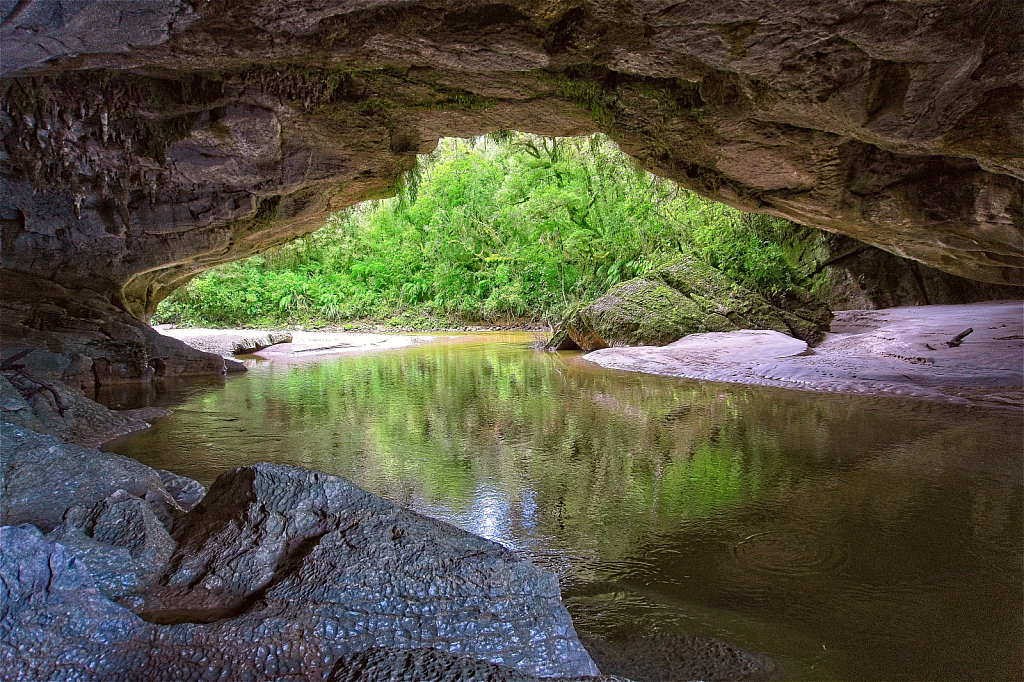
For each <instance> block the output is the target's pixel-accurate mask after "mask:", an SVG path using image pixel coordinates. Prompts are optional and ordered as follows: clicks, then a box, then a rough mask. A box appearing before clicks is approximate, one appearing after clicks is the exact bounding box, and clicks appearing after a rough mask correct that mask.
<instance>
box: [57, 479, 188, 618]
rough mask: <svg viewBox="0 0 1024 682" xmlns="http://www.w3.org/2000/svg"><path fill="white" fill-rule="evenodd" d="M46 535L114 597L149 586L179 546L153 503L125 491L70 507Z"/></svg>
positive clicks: (105, 592) (104, 590) (132, 592)
mask: <svg viewBox="0 0 1024 682" xmlns="http://www.w3.org/2000/svg"><path fill="white" fill-rule="evenodd" d="M197 485H198V484H197ZM46 537H47V539H49V540H53V541H55V542H59V543H60V544H62V545H64V546H65V547H66V548H68V549H69V550H70V551H71V552H73V553H74V554H75V555H76V556H77V557H78V558H79V559H81V560H83V561H84V562H85V563H86V565H87V566H88V569H89V572H90V573H91V575H92V577H93V579H94V580H95V582H96V585H97V587H98V588H99V589H100V591H101V592H103V594H105V595H106V596H107V597H109V598H110V599H117V598H119V597H125V596H128V595H131V594H134V593H137V592H139V591H141V590H143V589H145V588H146V587H149V586H150V585H151V584H152V583H153V582H155V578H156V577H157V576H158V575H159V574H160V573H162V572H163V569H164V567H165V565H166V563H167V560H168V559H170V558H171V554H172V553H173V552H174V549H175V547H177V543H176V542H174V540H173V539H171V536H170V534H169V533H168V532H167V530H166V529H165V528H164V526H163V524H162V523H161V522H160V519H158V518H157V517H156V514H154V513H153V509H152V507H150V505H149V504H148V503H147V502H146V501H145V500H142V499H141V498H138V497H135V496H134V495H130V494H129V493H127V492H125V491H124V490H117V491H115V492H114V493H112V494H111V495H109V496H108V497H107V498H105V499H104V500H102V501H100V502H98V503H97V504H96V505H95V506H94V507H93V508H92V509H88V508H86V507H83V506H77V505H76V506H74V507H71V508H70V509H68V510H67V511H66V512H65V513H64V519H63V521H62V522H61V524H60V525H59V526H57V527H56V528H54V529H53V530H52V531H51V532H50V533H48V534H47V535H46Z"/></svg>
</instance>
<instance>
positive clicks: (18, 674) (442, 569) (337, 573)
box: [0, 446, 598, 681]
mask: <svg viewBox="0 0 1024 682" xmlns="http://www.w3.org/2000/svg"><path fill="white" fill-rule="evenodd" d="M65 447H68V448H71V449H72V450H73V449H74V446H65ZM92 452H93V453H94V454H101V453H96V451H92ZM139 466H141V465H139ZM51 469H52V470H55V471H56V470H58V468H57V467H56V466H53V467H51ZM154 475H155V474H154ZM23 483H24V479H22V480H21V482H20V483H19V485H23ZM18 489H19V488H18V486H16V487H15V492H17V490H18ZM40 492H41V493H43V494H45V493H46V492H47V491H46V490H44V489H40ZM9 493H10V490H8V493H5V495H4V499H7V498H8V494H9ZM63 504H65V502H64V501H62V500H61V499H59V498H58V499H55V500H54V501H53V505H54V506H55V507H60V506H61V505H63ZM150 504H151V503H150ZM14 512H15V513H12V511H11V510H8V509H4V510H3V515H2V520H3V522H4V523H12V522H16V521H18V520H25V519H26V518H27V520H32V521H38V522H40V523H43V521H42V520H41V519H39V518H38V517H37V516H32V515H26V514H24V513H22V514H21V515H20V516H19V515H18V514H17V513H16V512H17V510H14ZM156 518H157V517H155V516H154V510H152V509H150V505H148V504H147V502H146V501H144V500H143V499H141V498H140V496H138V495H133V494H129V493H128V492H126V491H125V490H117V491H114V492H113V493H112V494H110V495H107V496H105V497H104V498H102V499H100V500H99V501H98V502H97V503H96V504H94V505H92V506H91V507H90V506H87V505H76V506H71V507H70V508H69V509H68V510H67V512H66V513H65V514H63V522H62V523H61V524H60V525H58V526H57V527H56V528H55V529H54V530H52V531H51V532H50V533H49V534H48V535H47V536H45V537H44V536H43V535H42V533H41V532H40V531H39V530H38V529H37V528H36V527H34V526H29V525H22V526H17V527H15V526H8V527H5V528H3V529H0V542H2V543H3V547H4V552H3V554H2V556H0V576H2V578H3V580H2V581H0V584H2V587H0V589H2V590H4V591H5V594H3V595H0V597H2V598H3V599H4V604H5V610H4V611H3V612H2V613H0V665H3V670H4V671H5V674H7V675H9V676H10V678H11V679H79V678H85V679H91V680H124V679H153V680H177V681H180V680H185V681H192V680H203V679H231V680H276V679H281V678H283V677H288V676H294V677H295V678H296V679H323V678H325V677H327V676H328V675H329V674H334V675H335V676H337V675H348V676H349V677H344V679H349V678H350V677H351V668H349V667H348V664H347V663H346V662H345V661H349V662H352V663H353V664H354V663H359V665H364V666H365V665H369V666H370V667H371V668H373V669H374V670H377V671H378V672H379V671H380V670H387V669H390V670H396V668H395V665H396V662H398V661H403V660H406V661H408V660H412V659H415V660H418V661H420V662H422V663H423V664H424V667H422V670H423V671H424V672H425V673H430V674H431V675H433V674H434V673H437V676H436V677H429V676H428V677H424V678H420V679H436V680H449V679H463V678H462V677H457V676H449V675H448V674H447V671H454V672H457V673H459V674H463V673H466V674H469V673H471V672H473V671H476V673H473V674H477V673H479V672H481V671H482V672H487V673H488V674H493V675H498V677H496V678H495V679H509V680H528V679H529V680H532V679H536V677H535V676H545V677H550V676H559V677H566V676H573V675H576V676H580V675H596V674H597V672H598V671H597V667H596V666H595V665H594V663H593V662H592V661H591V659H590V656H589V655H588V654H587V652H586V651H585V650H584V649H583V647H582V645H581V644H580V643H579V640H578V639H577V637H576V633H575V631H574V629H573V626H572V621H571V619H570V618H569V614H568V612H566V611H565V609H564V607H563V606H562V604H561V601H560V595H559V589H558V583H557V580H556V579H555V577H554V576H553V575H551V574H548V573H545V572H543V571H539V570H537V569H536V568H534V567H533V566H532V565H530V564H529V563H528V562H526V561H523V560H520V559H518V558H517V557H516V556H515V555H514V554H512V553H511V552H510V551H509V550H507V549H505V548H504V547H502V546H501V545H498V544H496V543H493V542H491V541H489V540H485V539H483V538H479V537H476V536H474V535H471V534H469V533H466V532H464V531H461V530H458V529H456V528H454V527H452V526H449V525H448V524H445V523H441V522H438V521H433V520H431V519H428V518H426V517H422V516H420V515H418V514H415V513H413V512H409V511H406V510H403V509H400V508H398V507H395V506H394V505H392V504H390V503H388V502H386V501H384V500H382V499H380V498H377V497H375V496H373V495H370V494H369V493H366V492H364V491H363V490H361V489H359V488H357V487H356V486H353V485H351V484H349V483H347V482H346V481H344V480H342V479H339V478H337V477H334V476H329V475H327V474H323V473H319V472H315V471H310V470H305V469H299V468H295V467H286V466H279V465H269V464H260V465H255V466H252V467H245V468H242V469H236V470H233V471H231V472H228V473H227V474H224V475H223V476H221V477H220V478H219V479H218V480H217V482H216V483H215V484H214V485H213V487H212V488H211V491H210V493H209V495H207V497H206V498H204V500H203V501H202V502H201V503H200V504H199V505H197V506H196V507H195V508H193V509H192V510H191V511H190V512H189V513H188V514H187V515H185V516H184V517H183V518H181V519H179V521H178V523H177V524H176V526H175V527H174V528H175V529H174V539H171V537H170V536H169V535H168V534H167V533H166V530H165V528H164V525H163V524H162V523H160V522H159V521H157V520H156ZM172 552H173V554H171V553H172ZM118 559H121V560H122V563H120V564H119V563H118ZM158 568H159V569H162V570H161V574H162V578H160V581H159V582H160V585H159V586H157V587H156V588H152V584H153V582H154V581H155V576H156V570H157V569H158ZM171 595H173V597H174V598H173V601H169V600H168V599H169V597H170V596H171ZM110 597H116V598H118V599H119V603H114V602H113V601H111V600H110ZM119 604H124V606H121V605H119ZM125 607H130V609H131V610H129V608H125ZM132 610H134V611H136V612H138V613H141V614H142V615H143V617H144V618H146V619H148V620H144V619H143V618H139V617H138V616H137V615H135V614H134V613H132ZM206 621H211V622H206ZM161 623H163V624H161ZM424 647H432V648H435V649H439V650H441V651H442V652H447V654H445V653H441V654H427V655H424V654H423V652H422V651H419V652H415V653H413V654H412V655H411V656H407V655H406V654H404V653H402V651H404V650H406V649H421V648H424ZM360 652H364V653H363V654H361V655H360ZM463 657H468V658H463ZM469 659H480V660H476V661H473V660H469ZM86 671H88V672H86ZM332 671H333V672H332ZM459 671H462V672H459ZM467 671H468V672H467ZM375 674H376V673H375ZM211 675H212V676H213V677H212V678H211V677H210V676H211ZM355 679H376V678H374V677H372V676H371V677H367V678H364V677H356V678H355ZM467 679H468V678H467Z"/></svg>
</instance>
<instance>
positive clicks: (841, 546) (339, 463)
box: [105, 335, 1024, 680]
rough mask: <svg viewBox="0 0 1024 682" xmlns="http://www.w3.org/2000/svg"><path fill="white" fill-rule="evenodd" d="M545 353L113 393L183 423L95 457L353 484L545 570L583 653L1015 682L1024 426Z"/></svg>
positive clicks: (493, 353) (501, 350)
mask: <svg viewBox="0 0 1024 682" xmlns="http://www.w3.org/2000/svg"><path fill="white" fill-rule="evenodd" d="M532 341H533V339H532V338H530V337H528V336H525V335H491V336H486V337H484V336H467V337H457V338H454V339H448V340H439V341H438V342H435V343H431V344H426V345H421V346H416V347H412V348H409V349H405V350H400V351H393V352H388V353H382V354H376V355H354V356H345V357H340V358H339V357H335V358H331V359H326V360H321V361H318V362H310V363H307V364H276V363H275V364H271V363H269V362H265V361H249V362H247V364H248V366H249V372H248V374H246V375H242V376H231V377H228V378H226V379H216V380H210V379H207V380H200V381H190V382H183V383H177V384H171V383H168V384H165V385H164V386H162V387H160V389H159V391H158V392H156V393H151V394H144V395H129V394H109V395H107V396H105V399H106V401H107V402H108V404H112V405H114V406H118V405H120V406H124V407H135V406H138V405H139V404H140V403H148V404H152V405H161V406H166V407H170V408H171V409H173V410H175V412H174V414H173V415H172V416H170V417H168V418H166V419H163V420H160V421H158V422H157V423H156V425H155V426H154V427H153V428H152V429H150V430H148V431H145V432H143V433H140V434H136V435H133V436H130V437H128V438H126V439H123V440H121V441H116V442H114V443H111V444H109V445H108V446H107V449H110V450H113V451H116V452H119V453H121V454H125V455H129V456H131V457H135V458H136V459H139V460H141V461H142V462H144V463H146V464H148V465H150V466H153V467H157V468H165V469H171V470H173V471H176V472H179V473H182V474H185V475H187V476H191V477H193V478H196V479H198V480H199V481H201V482H202V483H204V484H205V485H207V486H209V484H210V483H211V482H212V481H213V479H214V478H215V477H216V476H217V475H218V474H219V473H221V472H222V471H224V470H225V469H227V468H230V467H235V466H241V465H245V464H250V463H253V462H259V461H273V462H281V463H286V464H295V465H301V466H306V467H313V468H316V469H321V470H324V471H327V472H330V473H333V474H338V475H340V476H344V477H346V478H348V479H349V480H352V481H354V482H356V483H358V484H359V485H361V486H363V487H364V488H366V489H367V490H370V491H372V492H374V493H376V494H378V495H381V496H383V497H386V498H388V499H390V500H392V501H394V502H396V503H398V504H401V505H404V506H407V507H410V508H412V509H415V510H416V511H419V512H421V513H424V514H428V515H430V516H433V517H436V518H440V519H443V520H446V521H449V522H451V523H453V524H455V525H457V526H460V527H462V528H464V529H466V530H469V531H471V532H473V533H477V534H479V535H483V536H485V537H487V538H491V539H493V540H495V541H497V542H500V543H502V544H504V545H506V546H508V547H510V548H513V549H515V550H517V551H518V552H520V553H521V554H522V555H525V556H527V557H529V558H530V559H531V560H532V561H533V562H534V563H535V564H537V565H540V566H542V567H544V568H546V569H548V570H550V571H553V572H555V573H556V574H557V575H558V576H559V579H560V581H561V585H562V590H563V598H564V602H565V604H566V606H567V608H568V609H569V611H570V613H571V614H572V616H573V618H574V620H575V622H576V626H577V630H578V631H579V632H580V635H581V638H582V639H583V640H584V642H585V643H586V642H588V638H589V641H596V640H602V641H607V642H616V641H619V642H626V641H639V640H643V639H651V640H654V639H658V640H659V641H662V642H666V641H667V642H671V641H673V640H672V638H673V637H685V636H687V635H696V636H700V637H714V638H718V639H722V640H725V641H727V642H730V643H732V644H735V645H738V646H741V647H744V648H746V649H748V650H751V651H755V652H760V653H764V654H767V655H769V656H770V657H771V658H772V659H773V660H774V661H775V662H776V664H777V666H778V667H777V670H776V672H775V673H774V674H773V675H772V679H778V680H810V679H821V680H839V679H844V680H849V679H859V680H866V679H879V680H901V679H905V680H946V679H949V680H952V679H969V680H980V679H1020V678H1021V677H1022V657H1024V647H1022V641H1024V564H1022V562H1024V531H1022V526H1024V503H1022V498H1024V489H1022V486H1024V480H1022V478H1024V474H1022V460H1024V440H1022V439H1024V434H1022V419H1021V415H1020V413H1019V412H1016V413H1014V412H992V411H987V410H984V409H980V408H967V407H960V406H947V405H938V404H932V403H926V402H920V401H907V400H893V399H874V398H864V397H862V396H841V395H818V394H811V393H803V392H788V391H781V390H776V389H766V388H760V387H742V386H732V385H725V384H715V383H707V382H705V383H701V382H695V381H686V380H679V379H669V378H663V377H655V376H649V375H642V374H633V373H627V372H617V371H609V370H605V369H602V368H599V367H597V366H595V365H592V364H590V363H587V362H586V361H584V360H582V359H581V358H580V357H579V355H578V354H566V353H563V354H550V353H543V352H538V351H534V350H533V349H532V348H531V347H530V345H531V343H532ZM669 648H671V645H669ZM669 655H671V653H669ZM599 662H600V661H599ZM609 672H614V671H609Z"/></svg>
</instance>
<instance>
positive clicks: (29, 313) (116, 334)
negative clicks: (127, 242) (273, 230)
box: [0, 270, 225, 392]
mask: <svg viewBox="0 0 1024 682" xmlns="http://www.w3.org/2000/svg"><path fill="white" fill-rule="evenodd" d="M0 339H2V341H3V347H4V358H5V359H6V358H9V357H11V356H12V355H14V354H16V353H18V352H20V351H22V350H28V349H32V352H31V353H29V354H28V355H26V356H25V357H24V358H22V359H21V360H19V363H20V364H22V365H24V368H25V371H26V372H27V373H28V374H30V375H31V376H32V377H34V378H36V379H42V380H46V381H59V382H62V383H64V384H66V385H67V386H69V387H70V388H72V389H74V390H76V391H89V392H92V391H95V389H96V388H97V387H98V386H108V385H115V384H119V383H126V382H135V381H149V380H151V379H153V378H159V377H170V376H177V375H188V374H223V373H224V371H225V364H224V359H223V358H221V357H220V356H218V355H215V354H213V353H204V352H202V351H198V350H196V349H194V348H191V347H189V346H187V345H185V344H184V343H182V342H181V341H178V340H177V339H172V338H170V337H167V336H164V335H162V334H159V333H158V332H156V331H155V330H154V329H152V328H151V327H150V326H149V325H147V324H145V323H143V322H140V321H139V320H137V319H135V318H134V317H132V316H131V315H128V314H126V313H125V312H124V311H123V310H120V309H118V308H117V307H116V306H114V305H112V304H111V303H110V302H109V301H107V300H105V299H103V298H102V297H101V296H99V295H98V294H97V293H95V292H92V291H89V290H79V291H71V290H68V289H66V288H64V287H62V286H60V285H58V284H55V283H54V282H52V281H49V280H46V279H43V278H40V277H34V276H31V275H27V274H17V273H12V272H9V271H5V270H0Z"/></svg>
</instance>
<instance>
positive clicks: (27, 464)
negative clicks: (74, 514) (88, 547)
mask: <svg viewBox="0 0 1024 682" xmlns="http://www.w3.org/2000/svg"><path fill="white" fill-rule="evenodd" d="M3 450H4V456H3V458H2V461H0V466H2V472H0V473H2V475H3V481H4V484H5V487H4V490H3V495H0V523H3V524H5V525H17V524H21V523H30V524H32V525H34V526H36V527H38V528H41V529H42V530H43V531H44V532H49V531H51V530H53V529H54V528H55V527H56V526H58V525H59V524H60V523H61V522H62V521H63V517H64V512H65V510H67V509H68V508H70V507H74V506H80V507H85V508H87V509H91V508H92V507H94V506H95V505H96V504H97V503H99V502H100V501H101V500H103V499H105V498H106V497H108V496H109V495H111V494H113V493H114V492H116V491H118V490H124V491H127V492H128V493H130V494H131V495H133V496H135V497H139V498H142V499H144V500H145V501H146V502H147V503H148V504H149V505H150V506H151V507H152V508H153V511H154V513H155V514H157V516H158V518H159V519H160V522H161V523H162V524H163V525H164V527H165V528H170V527H171V526H172V525H173V523H174V519H175V518H176V517H177V516H180V515H181V514H182V510H181V507H179V506H178V504H177V503H176V502H175V501H174V499H173V498H172V497H171V496H170V495H169V494H168V493H167V490H166V489H165V488H164V486H163V484H162V483H161V482H160V477H159V476H158V475H157V473H156V472H155V471H153V470H152V469H150V468H149V467H147V466H145V465H143V464H140V463H139V462H136V461H135V460H133V459H129V458H128V457H122V456H121V455H115V454H113V453H110V452H100V451H99V450H95V449H92V448H86V447H81V446H79V445H74V444H72V443H65V442H64V441H62V440H60V439H58V438H55V437H53V436H47V435H43V434H40V433H36V432H35V431H31V430H29V429H26V428H24V427H22V426H18V425H16V424H11V423H4V424H3Z"/></svg>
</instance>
